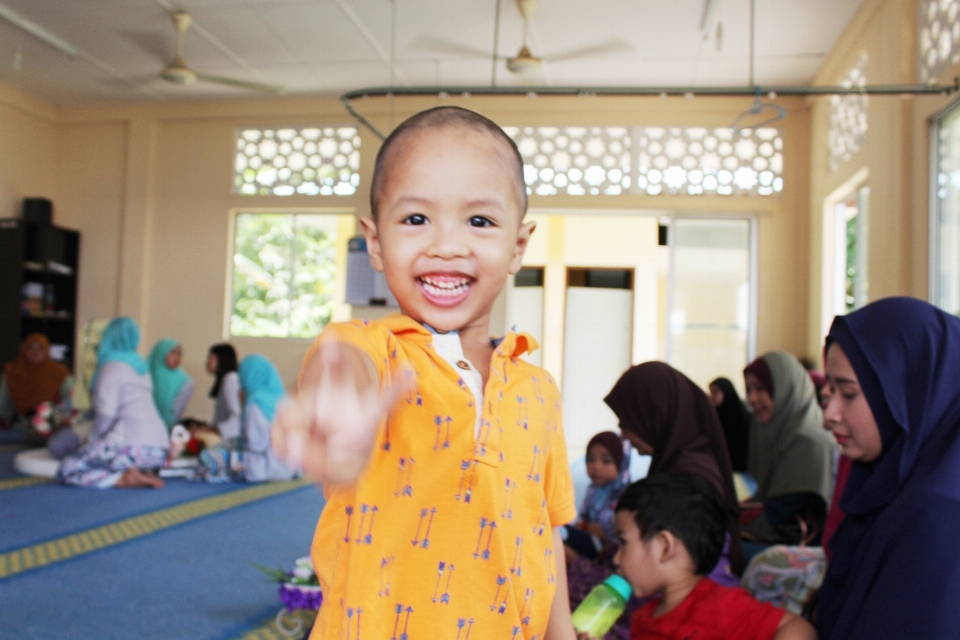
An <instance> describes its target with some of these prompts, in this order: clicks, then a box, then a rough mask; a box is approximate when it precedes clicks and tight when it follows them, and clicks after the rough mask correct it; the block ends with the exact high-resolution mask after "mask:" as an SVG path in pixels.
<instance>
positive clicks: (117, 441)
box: [57, 317, 170, 489]
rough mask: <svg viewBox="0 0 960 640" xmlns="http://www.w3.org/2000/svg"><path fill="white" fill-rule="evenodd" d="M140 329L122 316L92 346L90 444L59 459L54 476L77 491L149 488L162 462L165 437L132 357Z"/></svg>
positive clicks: (139, 362) (141, 366)
mask: <svg viewBox="0 0 960 640" xmlns="http://www.w3.org/2000/svg"><path fill="white" fill-rule="evenodd" d="M139 343H140V330H139V329H138V328H137V324H136V323H135V322H134V321H133V320H132V319H131V318H126V317H121V318H114V319H113V320H111V321H110V324H108V325H107V328H106V329H105V330H104V332H103V337H102V338H101V340H100V345H99V347H98V348H97V370H96V373H95V374H94V376H93V382H92V384H91V388H92V396H93V397H92V403H93V413H94V423H93V429H92V431H91V433H90V441H89V442H87V444H86V445H84V446H83V447H82V448H81V449H80V450H79V451H77V452H76V453H75V454H73V455H71V456H69V457H67V458H64V459H63V460H62V461H61V463H60V467H59V469H58V470H57V477H58V479H59V480H60V482H63V483H64V484H72V485H77V486H81V487H96V488H98V489H107V488H110V487H155V488H160V487H162V486H163V481H162V480H161V479H160V478H158V477H157V476H156V475H154V473H153V471H154V470H156V469H159V468H160V467H162V466H163V465H164V463H165V462H166V460H167V451H168V449H169V446H170V443H169V437H168V435H167V429H166V427H165V426H164V424H163V420H161V419H160V415H159V414H158V413H157V408H156V406H155V405H154V403H153V385H152V384H151V381H150V376H149V375H148V374H147V363H146V362H144V360H143V358H142V357H141V356H140V354H138V353H137V345H138V344H139Z"/></svg>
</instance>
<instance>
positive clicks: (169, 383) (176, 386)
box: [148, 338, 193, 431]
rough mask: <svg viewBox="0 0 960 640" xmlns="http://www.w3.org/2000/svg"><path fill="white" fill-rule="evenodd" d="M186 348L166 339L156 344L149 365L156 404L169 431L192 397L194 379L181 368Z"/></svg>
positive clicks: (151, 352)
mask: <svg viewBox="0 0 960 640" xmlns="http://www.w3.org/2000/svg"><path fill="white" fill-rule="evenodd" d="M182 359H183V347H181V346H180V343H179V342H177V341H176V340H172V339H170V338H163V339H162V340H158V341H157V344H155V345H153V349H152V350H151V351H150V358H149V360H148V364H149V366H150V378H151V379H152V380H153V401H154V403H155V404H156V405H157V412H158V413H159V414H160V418H162V419H163V423H164V424H165V425H167V430H168V431H169V430H170V429H172V428H173V425H175V424H177V423H178V422H179V421H180V418H181V417H182V416H183V410H184V409H186V408H187V404H188V403H189V402H190V397H191V396H193V379H192V378H190V376H188V375H187V372H186V371H184V370H183V368H182V367H181V366H180V361H181V360H182Z"/></svg>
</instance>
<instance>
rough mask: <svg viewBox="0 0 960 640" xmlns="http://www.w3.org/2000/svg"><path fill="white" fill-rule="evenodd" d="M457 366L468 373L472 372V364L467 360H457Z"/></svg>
mask: <svg viewBox="0 0 960 640" xmlns="http://www.w3.org/2000/svg"><path fill="white" fill-rule="evenodd" d="M457 366H458V367H460V368H461V369H464V370H466V371H469V370H470V363H469V362H467V361H466V360H457Z"/></svg>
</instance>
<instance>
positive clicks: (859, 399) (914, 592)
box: [817, 298, 960, 640]
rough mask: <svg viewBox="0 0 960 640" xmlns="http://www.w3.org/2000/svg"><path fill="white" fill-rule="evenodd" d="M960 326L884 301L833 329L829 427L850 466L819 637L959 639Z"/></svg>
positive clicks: (940, 315)
mask: <svg viewBox="0 0 960 640" xmlns="http://www.w3.org/2000/svg"><path fill="white" fill-rule="evenodd" d="M958 362H960V320H958V319H957V318H955V317H953V316H951V315H950V314H948V313H944V312H943V311H941V310H939V309H937V308H935V307H933V306H932V305H929V304H927V303H926V302H921V301H920V300H915V299H911V298H887V299H884V300H880V301H877V302H874V303H873V304H869V305H867V306H866V307H864V308H863V309H860V310H858V311H854V312H853V313H850V314H849V315H846V316H838V317H837V318H836V319H835V320H834V321H833V326H832V327H831V329H830V334H829V335H828V337H827V367H826V368H827V379H828V383H829V386H830V389H831V391H832V393H831V394H830V400H829V403H828V404H827V408H826V414H827V416H828V425H829V428H830V429H831V430H832V431H833V435H834V436H835V437H836V440H837V442H838V443H839V444H840V448H841V451H842V452H843V455H845V456H847V457H849V458H852V459H853V463H852V465H851V470H850V476H849V478H848V480H847V485H846V488H845V489H844V492H843V497H842V498H841V501H840V507H841V508H842V509H843V511H844V513H845V514H846V517H845V518H844V519H843V522H841V523H840V525H839V527H838V528H837V531H836V533H835V534H834V537H833V539H832V540H831V542H830V547H831V549H832V551H833V558H832V559H831V561H830V564H829V565H828V567H827V575H826V578H825V579H824V582H823V587H822V588H821V591H820V599H819V609H818V611H817V628H818V631H819V632H820V637H821V638H823V639H824V640H835V639H840V638H842V639H845V640H864V639H867V638H870V639H873V638H956V637H957V636H958V633H960V607H958V606H957V602H960V544H957V531H958V530H960V482H958V477H960V374H958V365H957V363H958Z"/></svg>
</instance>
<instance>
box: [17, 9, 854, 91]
mask: <svg viewBox="0 0 960 640" xmlns="http://www.w3.org/2000/svg"><path fill="white" fill-rule="evenodd" d="M707 1H708V0H539V6H538V7H537V9H536V11H535V13H534V14H533V17H532V18H531V20H530V28H529V46H530V49H531V50H532V51H533V52H534V54H536V55H539V56H543V57H545V58H547V60H546V61H545V62H544V64H543V68H542V70H541V71H540V72H539V73H538V74H537V75H535V76H531V77H526V78H519V77H518V76H515V75H513V74H511V73H510V72H508V71H507V70H506V69H505V67H504V63H503V62H502V61H501V62H499V66H498V69H497V83H498V84H499V85H518V84H523V85H527V84H534V85H541V84H546V85H588V86H600V85H604V86H644V85H645V86H666V85H669V86H681V85H697V86H703V85H745V84H747V82H748V69H749V40H750V38H749V34H750V30H749V22H750V0H712V2H714V3H715V4H716V5H717V6H716V10H715V11H714V12H713V15H714V19H713V21H712V23H711V24H710V25H709V27H708V31H709V34H710V37H709V38H708V39H704V33H703V32H702V31H701V30H700V24H701V20H702V17H703V15H704V8H705V4H706V2H707ZM861 2H862V0H756V81H757V82H758V83H760V84H767V85H770V84H806V83H809V82H810V80H811V79H812V78H813V76H814V74H815V72H816V70H817V69H818V68H819V66H820V64H821V62H822V61H823V59H824V57H825V54H826V53H827V52H828V51H829V49H830V48H831V47H832V46H833V44H834V42H835V41H836V40H837V38H838V37H839V35H840V34H841V33H842V31H843V29H844V27H846V25H847V23H848V22H849V21H850V19H851V18H852V17H853V15H854V13H855V12H856V10H857V9H858V7H859V6H860V4H861ZM0 3H2V4H5V5H6V6H8V7H9V8H11V9H13V10H14V11H16V12H17V13H19V14H21V15H22V16H24V17H26V18H27V19H29V20H31V21H33V22H35V23H36V24H38V25H40V26H41V27H43V28H45V29H46V30H48V31H50V32H51V33H53V34H55V35H57V36H59V37H61V38H63V39H64V40H66V41H67V42H69V43H71V44H72V45H74V46H76V47H77V48H78V49H79V50H80V51H81V54H80V56H78V57H77V58H76V59H70V58H69V57H67V56H65V55H64V54H62V53H60V52H59V51H57V50H55V49H53V48H51V47H50V46H48V45H46V44H44V43H42V42H40V41H38V40H37V39H35V38H34V37H32V36H30V35H28V34H26V33H24V32H23V31H21V30H20V29H18V28H17V27H15V26H13V25H11V24H9V23H8V22H4V21H0V82H4V83H6V84H9V85H12V86H15V87H17V88H19V89H21V90H23V91H25V92H27V93H29V94H32V95H34V96H37V97H39V98H42V99H44V100H47V101H49V102H52V103H54V104H93V103H116V102H145V101H175V100H196V99H208V98H222V97H238V96H244V97H246V96H251V97H253V96H256V95H257V94H256V93H255V92H251V91H248V90H242V89H236V88H227V87H222V86H218V85H211V84H206V83H197V84H195V85H192V86H181V85H173V84H170V83H168V82H166V81H164V80H161V79H159V78H157V74H158V73H159V72H160V70H161V69H162V68H163V66H164V64H165V63H166V62H168V61H169V60H170V59H171V58H173V56H174V53H175V48H176V47H175V45H176V34H175V31H174V29H173V26H172V24H171V22H170V18H169V9H173V8H175V9H183V10H187V11H189V12H190V13H191V14H192V15H193V17H194V27H193V28H191V30H190V31H189V32H188V33H187V35H186V40H185V56H184V57H185V58H186V60H187V62H188V64H189V65H190V66H191V67H192V68H193V69H195V70H196V71H198V72H204V73H208V74H212V75H219V76H228V77H231V78H236V79H240V80H248V81H256V82H265V83H270V84H278V85H283V86H284V88H285V89H284V93H285V94H287V95H320V94H323V95H338V94H340V93H342V92H344V91H347V90H351V89H358V88H361V87H369V86H383V85H389V84H397V85H429V86H436V85H489V84H490V83H491V79H492V64H491V56H492V53H493V39H494V22H495V20H494V15H495V6H496V0H0ZM718 21H719V23H720V24H721V25H722V31H723V36H722V42H721V46H720V47H719V50H718V47H717V43H716V38H715V37H714V36H715V33H716V24H717V22H718ZM392 33H395V38H392V37H391V34H392ZM521 40H522V20H521V18H520V14H519V12H518V10H517V7H516V4H515V3H514V0H502V9H501V18H500V47H499V49H500V53H501V55H505V56H508V57H509V56H511V55H513V54H515V53H516V51H517V50H518V49H519V47H520V44H521ZM589 49H594V52H593V54H592V55H582V56H572V57H569V58H564V55H565V54H567V55H569V54H572V53H575V52H577V51H581V52H583V50H589ZM550 56H560V57H561V58H564V59H556V60H549V58H550ZM391 58H393V59H394V64H392V65H391V63H390V61H391Z"/></svg>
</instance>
